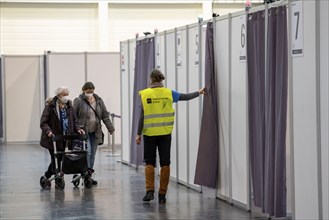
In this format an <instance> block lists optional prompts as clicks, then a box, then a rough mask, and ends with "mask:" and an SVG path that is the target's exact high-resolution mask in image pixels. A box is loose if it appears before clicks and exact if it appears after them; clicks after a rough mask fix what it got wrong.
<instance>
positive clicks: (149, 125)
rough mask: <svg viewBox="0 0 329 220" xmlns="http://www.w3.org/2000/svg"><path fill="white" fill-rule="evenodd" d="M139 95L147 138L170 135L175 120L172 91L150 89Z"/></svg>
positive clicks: (144, 131)
mask: <svg viewBox="0 0 329 220" xmlns="http://www.w3.org/2000/svg"><path fill="white" fill-rule="evenodd" d="M139 94H140V96H141V100H142V105H143V109H144V127H143V134H144V135H147V136H158V135H167V134H170V133H171V132H172V130H173V127H174V120H175V110H174V109H173V108H172V104H173V98H172V91H171V90H170V89H166V88H148V89H144V90H142V91H140V92H139Z"/></svg>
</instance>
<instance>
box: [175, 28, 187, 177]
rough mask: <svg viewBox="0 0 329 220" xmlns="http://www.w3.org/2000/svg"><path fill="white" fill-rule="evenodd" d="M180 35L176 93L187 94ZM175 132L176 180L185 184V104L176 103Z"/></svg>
mask: <svg viewBox="0 0 329 220" xmlns="http://www.w3.org/2000/svg"><path fill="white" fill-rule="evenodd" d="M179 32H180V33H181V61H182V62H181V65H180V66H177V78H176V79H177V91H178V92H180V93H187V66H186V65H187V54H186V52H187V51H186V47H187V42H186V33H187V31H186V30H185V29H184V30H179V31H177V36H179ZM178 51H179V46H178V45H177V57H178V56H179V52H178ZM177 105H178V106H177V107H176V108H177V112H176V117H177V130H178V143H177V148H178V158H179V159H178V172H179V173H178V178H179V181H183V183H187V147H188V146H187V126H186V125H187V123H186V121H187V120H188V119H187V103H186V102H178V103H177Z"/></svg>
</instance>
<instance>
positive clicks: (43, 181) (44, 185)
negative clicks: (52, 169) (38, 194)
mask: <svg viewBox="0 0 329 220" xmlns="http://www.w3.org/2000/svg"><path fill="white" fill-rule="evenodd" d="M48 185H49V180H48V179H47V178H46V177H45V176H42V177H40V186H41V188H42V189H45V188H47V186H48Z"/></svg>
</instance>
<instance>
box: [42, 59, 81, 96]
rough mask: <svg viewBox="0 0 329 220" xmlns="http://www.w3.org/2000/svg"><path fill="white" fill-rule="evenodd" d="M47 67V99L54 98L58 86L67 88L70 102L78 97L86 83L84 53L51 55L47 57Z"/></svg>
mask: <svg viewBox="0 0 329 220" xmlns="http://www.w3.org/2000/svg"><path fill="white" fill-rule="evenodd" d="M47 65H48V66H47V72H48V74H47V79H48V85H47V93H48V94H47V95H48V97H53V96H55V90H56V89H57V88H58V87H59V86H66V87H68V88H69V90H70V95H69V98H70V99H71V100H72V101H73V100H74V99H75V98H76V97H78V96H79V95H80V93H81V89H82V86H83V85H84V83H85V81H86V70H85V54H84V53H72V54H69V53H51V54H48V55H47Z"/></svg>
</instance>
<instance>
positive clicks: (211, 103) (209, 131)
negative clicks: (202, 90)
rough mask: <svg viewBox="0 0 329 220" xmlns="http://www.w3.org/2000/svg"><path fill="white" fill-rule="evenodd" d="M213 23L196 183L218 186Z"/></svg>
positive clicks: (209, 33)
mask: <svg viewBox="0 0 329 220" xmlns="http://www.w3.org/2000/svg"><path fill="white" fill-rule="evenodd" d="M213 41H214V36H213V24H212V23H211V22H209V23H208V24H207V33H206V59H205V81H206V85H205V86H206V91H207V95H205V96H204V101H203V113H202V122H201V131H200V140H199V149H198V156H197V163H196V171H195V179H194V183H195V184H198V185H204V186H208V187H212V188H216V185H217V178H218V177H217V176H218V175H217V174H218V150H219V136H218V111H217V109H218V105H217V96H218V94H217V91H218V90H217V84H216V77H215V74H216V73H215V65H214V42H213Z"/></svg>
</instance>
